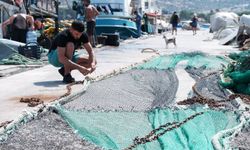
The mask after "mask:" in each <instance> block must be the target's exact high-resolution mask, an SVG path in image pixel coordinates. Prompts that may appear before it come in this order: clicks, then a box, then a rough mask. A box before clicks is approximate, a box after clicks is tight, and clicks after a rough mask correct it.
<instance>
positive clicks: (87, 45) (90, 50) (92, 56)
mask: <svg viewBox="0 0 250 150" xmlns="http://www.w3.org/2000/svg"><path fill="white" fill-rule="evenodd" d="M83 47H84V48H85V49H86V51H87V52H88V54H89V61H90V62H91V63H95V60H96V59H95V54H94V51H93V48H92V46H91V44H90V43H89V42H88V43H85V44H83Z"/></svg>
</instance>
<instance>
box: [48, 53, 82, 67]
mask: <svg viewBox="0 0 250 150" xmlns="http://www.w3.org/2000/svg"><path fill="white" fill-rule="evenodd" d="M79 57H80V55H79V54H78V53H76V52H75V53H74V55H73V58H72V61H73V62H75V63H77V60H78V59H79ZM48 60H49V63H50V64H51V65H53V66H55V67H63V64H62V63H61V62H59V58H58V51H57V50H56V49H55V50H52V51H50V52H49V54H48Z"/></svg>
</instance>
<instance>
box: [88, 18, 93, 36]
mask: <svg viewBox="0 0 250 150" xmlns="http://www.w3.org/2000/svg"><path fill="white" fill-rule="evenodd" d="M94 33H95V21H89V22H87V34H88V35H94Z"/></svg>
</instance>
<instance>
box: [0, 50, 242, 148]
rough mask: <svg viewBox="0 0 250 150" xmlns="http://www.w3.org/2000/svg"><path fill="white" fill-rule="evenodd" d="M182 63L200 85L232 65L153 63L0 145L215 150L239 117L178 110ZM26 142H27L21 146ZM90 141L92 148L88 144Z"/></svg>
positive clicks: (215, 61) (94, 89)
mask: <svg viewBox="0 0 250 150" xmlns="http://www.w3.org/2000/svg"><path fill="white" fill-rule="evenodd" d="M182 61H185V62H186V66H185V67H186V70H189V73H190V74H192V75H194V76H196V77H197V78H199V79H200V78H202V77H204V75H205V74H207V73H208V72H209V71H208V72H207V70H209V69H212V70H213V69H215V70H218V69H220V68H221V67H222V64H223V65H227V61H226V60H225V59H224V58H222V57H217V56H209V55H206V54H203V53H180V54H173V55H166V56H160V57H158V58H154V59H152V60H150V61H148V62H146V63H144V64H142V65H139V66H137V67H135V68H132V69H130V70H128V71H121V72H120V73H119V74H116V75H114V76H111V77H110V76H108V77H104V78H103V79H102V80H99V81H96V82H93V83H91V84H90V85H88V87H86V90H84V91H83V92H82V93H80V94H79V95H77V96H74V97H73V99H68V100H67V99H65V100H64V101H62V102H60V103H58V104H57V105H55V106H54V109H55V110H56V112H58V114H59V115H60V116H61V117H62V118H61V117H60V116H58V115H57V114H55V113H48V114H47V115H45V116H43V117H38V118H36V119H35V120H33V121H31V122H29V123H27V124H26V125H25V126H23V127H21V129H20V131H18V132H16V133H15V134H13V135H12V136H11V137H10V138H9V139H8V140H7V141H6V142H5V143H4V144H3V145H0V149H2V148H12V149H39V148H45V149H46V148H47V149H53V148H54V149H62V147H63V146H65V147H67V148H68V149H84V148H85V149H99V148H104V149H112V150H120V149H126V148H136V149H148V150H149V149H150V150H151V149H166V150H172V149H189V150H200V149H213V144H212V138H213V137H214V135H216V134H217V133H218V132H220V131H222V130H225V129H231V128H233V127H235V126H237V125H238V124H239V120H238V118H239V116H240V114H239V113H238V112H234V111H229V110H214V109H211V108H207V107H203V106H197V105H191V106H187V107H186V108H185V109H181V108H179V107H178V106H176V105H174V103H173V102H174V101H175V96H176V91H177V89H178V78H177V75H176V74H175V69H176V66H177V64H178V63H180V62H182ZM197 70H199V72H198V71H197ZM195 72H198V73H197V74H195ZM217 78H218V76H211V77H210V78H207V79H206V80H202V82H200V83H199V84H197V89H203V87H204V86H205V85H206V84H207V83H209V81H210V80H215V79H217ZM208 86H210V87H212V85H208ZM190 90H192V89H190ZM211 91H212V93H209V92H208V93H207V92H206V91H205V92H204V94H205V95H208V96H211V95H213V93H216V91H217V89H216V88H215V89H213V90H211ZM215 96H217V97H223V96H224V95H223V94H222V95H219V94H218V95H215ZM63 119H64V120H65V121H66V122H67V123H68V125H70V126H71V127H72V128H73V130H74V132H75V133H77V135H79V136H80V137H82V138H83V139H84V140H83V141H84V142H82V143H80V142H79V140H78V139H77V138H76V136H73V134H72V133H73V131H69V128H68V126H67V125H65V122H64V121H63ZM22 137H25V139H26V140H20V139H21V138H22ZM42 137H44V138H42ZM67 138H72V139H73V141H72V140H71V139H69V142H66V140H65V139H67ZM85 140H87V141H88V142H90V143H92V144H86V141H85ZM48 141H50V142H49V143H48ZM70 142H72V144H71V147H70V145H69V143H70ZM29 143H32V146H31V144H29ZM83 145H85V147H84V148H83ZM93 145H96V146H97V147H98V148H97V147H95V146H93ZM86 146H87V147H86Z"/></svg>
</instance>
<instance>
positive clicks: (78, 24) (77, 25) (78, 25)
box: [71, 21, 84, 32]
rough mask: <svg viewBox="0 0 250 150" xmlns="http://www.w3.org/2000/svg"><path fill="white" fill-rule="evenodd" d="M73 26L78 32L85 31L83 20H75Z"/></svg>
mask: <svg viewBox="0 0 250 150" xmlns="http://www.w3.org/2000/svg"><path fill="white" fill-rule="evenodd" d="M71 28H73V29H74V30H76V31H78V32H83V31H84V24H83V22H81V21H73V22H72V24H71Z"/></svg>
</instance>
